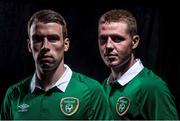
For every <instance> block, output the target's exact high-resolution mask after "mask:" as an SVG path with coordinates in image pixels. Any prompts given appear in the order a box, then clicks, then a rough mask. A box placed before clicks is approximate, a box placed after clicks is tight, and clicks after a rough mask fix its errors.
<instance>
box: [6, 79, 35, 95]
mask: <svg viewBox="0 0 180 121" xmlns="http://www.w3.org/2000/svg"><path fill="white" fill-rule="evenodd" d="M31 79H32V76H29V77H26V78H25V79H22V80H20V81H19V82H17V83H15V84H13V85H11V86H10V87H9V88H8V90H7V93H8V94H17V93H18V92H22V91H23V90H27V89H29V88H28V87H29V85H30V81H31Z"/></svg>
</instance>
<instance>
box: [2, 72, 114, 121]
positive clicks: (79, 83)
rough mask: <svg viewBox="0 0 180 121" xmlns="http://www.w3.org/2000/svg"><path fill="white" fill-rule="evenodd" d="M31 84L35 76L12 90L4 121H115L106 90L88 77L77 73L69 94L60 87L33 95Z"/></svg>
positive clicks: (68, 89) (6, 102)
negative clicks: (110, 120) (74, 120)
mask: <svg viewBox="0 0 180 121" xmlns="http://www.w3.org/2000/svg"><path fill="white" fill-rule="evenodd" d="M31 80H32V76H31V77H28V78H27V79H25V80H23V81H21V82H19V83H18V84H16V85H13V86H11V87H10V88H9V89H8V91H7V93H6V96H5V100H4V103H3V106H2V110H1V118H2V119H5V120H7V119H13V120H25V119H28V120H33V119H36V120H37V119H38V120H40V119H43V120H47V119H48V120H49V119H54V120H73V119H76V120H80V119H84V120H108V119H113V116H112V115H111V114H112V113H111V111H110V107H109V104H108V100H107V97H106V94H105V92H104V91H103V88H102V86H101V85H100V83H99V82H97V81H95V80H93V79H91V78H89V77H87V76H85V75H82V74H80V73H76V72H73V74H72V77H71V80H70V82H69V84H68V86H67V88H66V90H65V92H62V91H61V90H59V89H58V88H57V87H54V88H52V89H50V90H48V91H47V92H45V91H43V90H41V89H39V88H36V89H35V91H34V92H31V91H30V83H31Z"/></svg>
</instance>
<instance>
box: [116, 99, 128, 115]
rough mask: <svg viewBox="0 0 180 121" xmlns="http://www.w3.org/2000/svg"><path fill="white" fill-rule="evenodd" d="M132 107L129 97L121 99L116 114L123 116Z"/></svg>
mask: <svg viewBox="0 0 180 121" xmlns="http://www.w3.org/2000/svg"><path fill="white" fill-rule="evenodd" d="M129 106H130V99H129V98H128V97H119V99H118V101H117V104H116V112H117V113H118V115H120V116H123V115H124V114H126V112H127V111H128V109H129Z"/></svg>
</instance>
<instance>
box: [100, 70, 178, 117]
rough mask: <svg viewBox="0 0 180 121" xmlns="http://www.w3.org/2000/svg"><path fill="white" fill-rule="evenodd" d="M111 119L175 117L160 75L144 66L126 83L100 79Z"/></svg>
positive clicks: (173, 105)
mask: <svg viewBox="0 0 180 121" xmlns="http://www.w3.org/2000/svg"><path fill="white" fill-rule="evenodd" d="M103 86H104V89H105V92H106V94H107V96H108V98H109V102H110V107H111V110H112V112H113V115H114V118H115V119H128V120H138V119H142V120H164V119H165V120H176V119H178V114H177V110H176V106H175V103H174V97H173V96H172V94H171V93H170V91H169V89H168V87H167V84H166V83H165V82H164V81H162V79H161V78H160V77H158V76H157V75H156V74H154V73H153V72H152V71H150V70H149V69H147V68H144V69H143V70H142V71H141V72H140V73H139V74H138V75H136V76H135V77H134V78H133V79H132V80H131V81H130V82H128V83H127V84H126V85H124V86H121V85H120V84H119V83H117V84H113V85H110V84H107V80H105V81H104V82H103Z"/></svg>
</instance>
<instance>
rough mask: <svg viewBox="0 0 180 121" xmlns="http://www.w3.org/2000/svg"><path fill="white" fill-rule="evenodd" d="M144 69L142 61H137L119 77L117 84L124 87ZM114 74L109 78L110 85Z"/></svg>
mask: <svg viewBox="0 0 180 121" xmlns="http://www.w3.org/2000/svg"><path fill="white" fill-rule="evenodd" d="M143 68H144V66H143V64H142V62H141V60H140V59H136V63H135V64H134V65H133V66H132V67H131V68H129V69H128V70H127V71H126V72H125V73H124V74H123V75H119V76H118V79H117V82H118V83H119V84H120V85H122V86H124V85H125V84H127V83H128V82H130V81H131V80H132V79H133V78H134V77H135V76H136V75H137V74H138V73H139V72H140V71H141V70H142V69H143ZM111 76H112V74H111V75H110V76H109V78H108V80H107V82H108V83H109V82H110V80H111V79H112V77H111Z"/></svg>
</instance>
